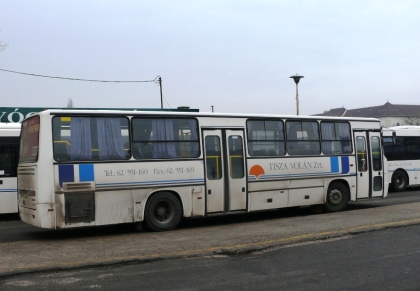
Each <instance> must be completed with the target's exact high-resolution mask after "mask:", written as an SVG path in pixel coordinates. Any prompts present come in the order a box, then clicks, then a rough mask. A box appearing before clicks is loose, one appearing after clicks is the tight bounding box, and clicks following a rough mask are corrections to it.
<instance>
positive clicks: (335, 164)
mask: <svg viewBox="0 0 420 291" xmlns="http://www.w3.org/2000/svg"><path fill="white" fill-rule="evenodd" d="M330 164H331V172H332V173H338V172H339V171H340V165H339V164H338V157H330Z"/></svg>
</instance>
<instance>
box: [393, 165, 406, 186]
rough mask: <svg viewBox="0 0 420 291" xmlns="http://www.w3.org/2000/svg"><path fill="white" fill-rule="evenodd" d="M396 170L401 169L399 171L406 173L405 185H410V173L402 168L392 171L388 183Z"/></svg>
mask: <svg viewBox="0 0 420 291" xmlns="http://www.w3.org/2000/svg"><path fill="white" fill-rule="evenodd" d="M398 171H401V172H403V173H404V174H405V175H406V177H407V185H410V175H409V174H408V172H407V171H406V170H405V169H404V168H397V169H395V170H394V171H393V172H392V175H391V181H390V184H391V183H392V177H394V174H395V173H396V172H398Z"/></svg>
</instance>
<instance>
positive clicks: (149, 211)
mask: <svg viewBox="0 0 420 291" xmlns="http://www.w3.org/2000/svg"><path fill="white" fill-rule="evenodd" d="M181 216H182V207H181V203H180V202H179V200H178V198H177V197H175V195H173V194H171V193H168V192H161V193H156V194H154V195H153V196H152V197H150V198H149V201H148V202H147V204H146V211H145V213H144V221H145V223H146V226H147V227H148V228H149V229H151V230H154V231H166V230H171V229H174V228H175V227H176V226H177V225H178V223H179V221H180V220H181Z"/></svg>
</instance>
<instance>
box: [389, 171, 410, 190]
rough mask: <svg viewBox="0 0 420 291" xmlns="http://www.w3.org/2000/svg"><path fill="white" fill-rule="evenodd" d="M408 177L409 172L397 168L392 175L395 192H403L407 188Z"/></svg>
mask: <svg viewBox="0 0 420 291" xmlns="http://www.w3.org/2000/svg"><path fill="white" fill-rule="evenodd" d="M407 185H408V177H407V174H406V173H404V172H403V171H401V170H397V171H395V172H394V174H393V175H392V181H391V186H392V190H394V191H395V192H402V191H404V190H405V188H407Z"/></svg>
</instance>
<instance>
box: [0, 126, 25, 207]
mask: <svg viewBox="0 0 420 291" xmlns="http://www.w3.org/2000/svg"><path fill="white" fill-rule="evenodd" d="M19 134H20V124H16V123H0V214H5V213H17V212H18V199H17V186H16V185H17V165H18V157H19Z"/></svg>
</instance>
